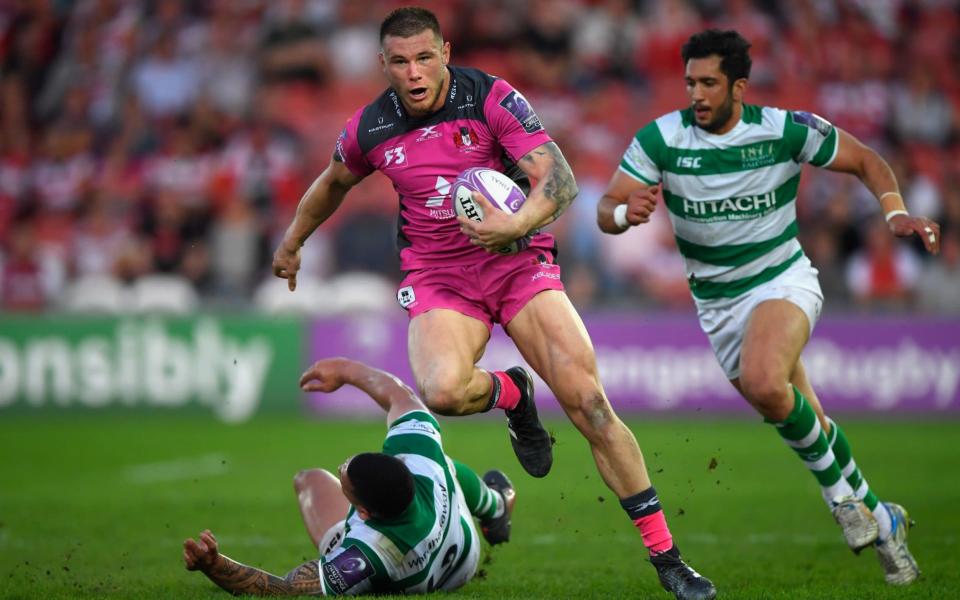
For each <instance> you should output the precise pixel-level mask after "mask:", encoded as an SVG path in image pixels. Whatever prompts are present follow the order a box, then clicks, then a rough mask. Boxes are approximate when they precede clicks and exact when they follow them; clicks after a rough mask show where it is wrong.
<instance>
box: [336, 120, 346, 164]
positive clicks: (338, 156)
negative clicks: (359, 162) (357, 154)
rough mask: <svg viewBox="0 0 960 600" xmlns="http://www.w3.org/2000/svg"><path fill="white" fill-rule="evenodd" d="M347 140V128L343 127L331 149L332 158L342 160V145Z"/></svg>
mask: <svg viewBox="0 0 960 600" xmlns="http://www.w3.org/2000/svg"><path fill="white" fill-rule="evenodd" d="M346 142H347V128H346V127H344V128H343V131H341V132H340V135H339V136H337V147H336V148H335V149H334V151H333V158H334V160H336V161H337V162H343V156H344V154H345V152H344V149H343V145H344V144H345V143H346Z"/></svg>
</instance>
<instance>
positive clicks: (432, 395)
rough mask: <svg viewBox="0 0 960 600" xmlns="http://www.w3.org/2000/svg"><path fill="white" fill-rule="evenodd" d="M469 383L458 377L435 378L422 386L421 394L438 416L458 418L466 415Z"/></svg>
mask: <svg viewBox="0 0 960 600" xmlns="http://www.w3.org/2000/svg"><path fill="white" fill-rule="evenodd" d="M467 384H468V382H467V381H461V380H460V379H459V378H457V377H434V378H431V379H429V380H427V381H425V382H423V383H422V384H421V385H420V393H421V394H422V396H423V401H424V402H425V403H426V405H427V406H428V407H429V408H430V410H432V411H433V412H435V413H437V414H441V415H444V416H458V415H461V414H464V412H465V410H466V408H467V404H468V401H469V398H467Z"/></svg>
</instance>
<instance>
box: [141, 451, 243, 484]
mask: <svg viewBox="0 0 960 600" xmlns="http://www.w3.org/2000/svg"><path fill="white" fill-rule="evenodd" d="M228 470H229V469H228V467H227V460H226V457H225V456H223V455H222V454H204V455H203V456H193V457H188V458H177V459H174V460H164V461H160V462H153V463H144V464H139V465H132V466H129V467H127V468H126V469H124V473H123V475H124V478H125V479H126V480H127V481H130V482H131V483H137V484H141V485H147V484H151V483H168V482H171V481H183V480H184V479H196V478H199V477H213V476H215V475H223V474H224V473H226V472H227V471H228Z"/></svg>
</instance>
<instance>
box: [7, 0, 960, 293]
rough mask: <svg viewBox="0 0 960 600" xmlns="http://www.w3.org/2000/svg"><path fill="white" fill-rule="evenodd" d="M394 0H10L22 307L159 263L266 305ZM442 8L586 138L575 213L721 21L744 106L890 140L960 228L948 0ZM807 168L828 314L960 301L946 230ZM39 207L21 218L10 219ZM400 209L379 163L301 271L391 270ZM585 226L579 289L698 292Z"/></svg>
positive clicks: (658, 257)
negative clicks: (693, 39) (32, 278)
mask: <svg viewBox="0 0 960 600" xmlns="http://www.w3.org/2000/svg"><path fill="white" fill-rule="evenodd" d="M398 4H400V3H399V2H396V1H394V0H350V1H347V0H281V1H278V2H268V1H266V0H243V1H232V0H142V1H132V2H120V1H118V0H76V1H75V2H56V1H54V0H38V1H36V2H10V3H4V4H3V7H2V8H0V73H2V77H0V239H2V240H3V243H2V244H0V260H2V261H3V264H4V265H5V267H4V274H5V279H7V280H9V279H10V278H11V277H15V278H17V280H18V281H20V282H21V284H18V287H19V286H20V285H23V286H24V289H26V288H27V287H29V286H27V285H26V284H24V283H23V281H25V279H24V277H25V276H24V275H23V274H22V273H26V272H27V270H28V269H27V268H26V266H25V265H26V264H27V262H31V261H32V262H35V263H37V265H43V266H42V267H38V268H39V269H40V272H42V273H43V276H42V277H41V279H42V281H43V285H42V286H38V287H36V293H35V294H33V293H31V294H26V293H25V292H24V298H25V297H26V296H28V295H29V296H31V297H33V300H31V301H29V302H27V301H23V302H20V301H17V302H13V300H12V298H11V299H10V301H9V302H5V306H6V308H5V310H8V311H9V310H15V309H16V310H19V309H20V308H23V309H29V310H42V309H44V308H51V307H53V305H52V304H51V303H50V301H49V300H50V298H55V297H56V295H57V294H58V293H59V292H60V291H62V290H64V289H66V288H67V287H68V286H69V285H70V284H71V282H74V281H76V280H77V279H79V278H83V277H85V276H88V275H91V274H93V273H97V274H109V275H110V276H113V277H118V278H119V279H120V280H122V281H123V282H125V283H133V282H135V281H136V280H137V279H138V278H140V277H142V276H146V275H150V274H156V273H166V274H170V275H174V276H177V277H180V278H183V279H184V280H185V281H187V283H188V284H189V285H190V286H192V287H193V288H195V291H196V292H197V293H199V295H200V300H201V302H202V304H204V305H208V306H220V305H223V304H228V305H231V306H235V307H237V308H246V307H250V306H251V304H252V303H253V300H252V298H253V297H254V295H253V294H252V291H253V290H255V289H256V288H257V287H258V286H260V285H261V283H262V282H263V281H264V280H265V278H266V277H267V275H268V274H267V267H268V266H269V248H270V247H272V245H273V244H274V243H275V241H276V240H277V239H278V236H279V235H280V234H281V233H282V227H283V224H284V223H286V222H288V221H289V218H290V215H291V214H292V211H293V210H294V209H295V207H296V204H297V201H298V200H299V197H300V195H301V194H302V192H303V190H304V189H305V188H306V185H308V184H309V182H310V181H311V180H312V179H313V177H315V175H316V174H317V173H318V172H319V169H320V168H321V166H322V165H324V164H326V162H327V160H328V157H329V155H330V152H331V151H332V146H331V144H332V142H331V140H334V139H335V138H336V135H337V133H338V132H339V130H340V129H341V128H342V127H343V124H344V123H345V122H346V120H347V119H348V118H349V116H350V112H351V110H352V109H353V108H354V105H355V99H356V98H357V97H368V96H372V95H375V93H376V92H377V91H379V90H381V89H383V88H384V87H385V83H384V81H383V79H382V74H381V73H380V70H379V67H378V65H377V62H376V52H377V50H378V41H377V35H378V31H377V26H378V24H379V19H380V18H381V17H382V15H384V14H386V12H387V11H389V10H390V9H391V8H393V7H395V6H396V5H398ZM430 8H431V9H432V10H434V11H436V12H437V13H438V14H439V15H440V16H441V21H442V22H443V23H444V26H445V27H446V28H447V30H446V31H445V32H444V33H445V36H446V37H447V38H448V39H450V40H451V42H453V44H454V48H456V53H455V55H454V56H453V62H454V63H455V64H462V65H469V66H476V67H478V68H481V69H486V70H488V71H489V72H491V73H494V74H497V75H501V76H503V77H505V78H507V79H509V80H510V81H512V82H514V83H515V84H516V85H518V86H519V87H521V88H522V89H524V90H527V91H528V94H529V95H530V96H531V102H533V103H534V104H535V105H536V106H537V107H538V113H539V115H540V117H541V119H542V120H543V122H544V125H545V126H546V128H547V129H548V130H549V131H551V132H552V133H553V134H554V135H555V137H557V139H558V141H559V142H560V143H561V146H562V147H564V148H569V154H570V156H568V159H569V161H570V163H571V165H572V167H573V169H574V172H575V173H576V175H577V178H578V181H579V183H580V188H581V194H580V197H579V198H578V200H577V202H576V203H575V207H574V209H573V210H577V211H580V210H582V214H583V215H592V214H593V211H594V206H595V204H596V202H597V200H598V198H599V195H600V193H601V191H602V189H603V187H604V186H605V183H606V181H605V178H606V177H607V176H608V175H607V174H608V173H609V169H610V167H612V166H613V165H615V164H616V163H617V161H618V159H619V156H620V155H621V154H622V152H623V148H621V147H620V145H621V140H623V139H628V137H629V135H630V134H632V132H633V127H634V126H635V124H636V123H640V122H646V121H648V120H649V119H650V118H652V117H654V116H656V115H658V114H661V113H663V112H666V111H667V110H670V109H672V108H673V107H675V106H677V105H678V103H681V102H682V101H683V96H682V92H683V90H682V86H679V85H678V81H679V80H680V79H681V77H682V72H683V71H682V64H681V61H680V58H679V47H680V44H681V43H682V42H683V41H684V40H685V39H686V38H687V36H689V35H690V33H692V32H693V31H695V30H698V29H703V28H705V27H711V26H716V27H724V28H736V29H738V30H740V31H741V32H743V33H744V35H745V36H746V37H747V38H748V39H749V40H750V41H751V42H752V43H753V50H752V53H753V56H754V73H753V77H752V78H751V89H752V90H753V91H752V94H753V96H752V97H751V98H752V101H753V102H756V103H759V104H769V105H775V106H780V107H783V108H813V109H814V110H818V111H821V112H822V113H823V114H826V115H830V117H831V119H832V120H833V122H834V123H835V124H836V125H838V126H840V127H843V128H845V129H848V130H850V131H851V132H853V133H854V134H856V135H858V136H860V137H861V138H862V139H863V140H864V141H865V142H867V143H870V144H874V145H875V146H876V147H878V148H879V149H880V150H881V152H882V153H883V154H884V156H887V157H889V158H890V162H891V164H893V165H894V166H895V168H896V169H897V174H898V176H899V177H900V180H901V182H902V183H903V186H904V191H905V194H904V196H905V198H906V202H907V205H908V207H909V208H910V209H911V210H912V211H913V212H915V213H918V214H926V215H928V216H930V217H931V218H934V219H937V220H939V221H940V222H942V223H944V224H945V231H947V230H948V229H949V225H951V224H952V225H953V226H954V229H955V228H957V227H960V198H958V194H960V191H958V185H957V182H958V181H960V137H958V135H957V133H958V123H960V78H957V77H956V57H957V55H958V52H960V14H958V9H957V7H956V5H955V3H951V2H905V1H901V0H894V1H890V2H862V1H856V0H840V1H837V2H816V1H814V0H798V1H794V2H787V1H786V0H783V1H779V0H775V1H769V0H766V1H760V0H735V1H719V0H529V1H527V2H523V3H516V2H507V1H505V0H435V1H433V2H431V3H430ZM804 177H805V181H806V185H805V187H804V189H803V190H801V195H800V198H799V203H798V207H799V210H800V225H801V232H803V234H804V237H805V238H806V239H807V246H806V247H807V248H808V250H809V253H810V255H811V257H812V258H813V259H814V263H815V265H816V266H817V267H818V268H819V269H820V271H821V277H822V284H823V285H824V286H825V287H827V288H830V292H829V297H830V302H829V303H828V305H827V307H826V310H827V311H828V312H829V311H833V310H843V309H844V307H845V305H846V304H847V299H850V300H852V301H854V303H855V305H856V307H857V309H858V310H873V309H880V310H884V311H887V310H912V309H914V308H917V307H922V308H923V309H924V310H925V311H930V312H943V311H947V312H950V311H952V310H954V308H953V307H955V306H956V305H957V304H956V303H955V302H954V303H951V302H948V301H947V300H946V299H944V300H942V301H936V299H935V297H936V296H937V294H935V293H933V292H932V290H933V289H934V288H936V286H937V284H936V279H937V275H935V274H942V275H943V280H944V281H943V283H941V284H939V285H940V287H943V288H948V287H949V286H950V284H951V283H952V282H953V279H955V277H954V278H953V279H951V278H950V275H951V274H953V275H954V276H955V274H956V272H955V270H953V271H952V270H951V268H952V267H951V266H950V265H951V264H952V263H950V258H949V257H950V254H949V251H948V247H949V244H950V243H953V240H955V237H953V238H949V236H948V238H949V240H948V239H945V240H944V242H945V244H944V245H945V252H944V256H943V257H942V259H934V260H931V259H929V258H927V257H923V256H920V254H919V253H918V252H917V251H916V250H917V249H916V248H915V247H914V246H912V245H910V244H909V243H903V242H893V243H892V245H891V244H888V243H887V242H889V240H886V241H880V238H881V237H882V236H879V235H877V236H874V235H872V233H871V232H872V231H873V228H872V227H871V226H870V225H869V223H870V222H871V218H872V217H873V215H874V214H875V211H876V208H875V205H874V204H873V203H872V202H870V197H869V194H867V193H866V190H862V189H859V187H858V186H857V185H856V184H852V183H849V182H843V181H842V180H841V179H839V178H835V177H833V176H831V175H830V174H828V173H822V172H819V171H813V170H810V171H809V172H808V173H806V174H805V176H804ZM25 208H29V209H30V210H29V212H30V216H29V217H23V216H18V215H22V214H23V209H25ZM396 218H397V207H396V206H395V201H394V194H393V192H392V190H391V189H390V187H389V185H388V183H387V182H386V180H385V179H384V178H380V177H375V178H370V180H369V181H367V182H365V183H364V184H363V185H362V186H360V188H358V189H357V190H356V191H355V192H354V193H353V195H351V198H350V201H349V202H348V203H347V205H346V206H344V207H343V208H342V209H341V210H340V211H338V212H337V214H336V216H335V217H334V219H332V220H331V222H329V223H328V224H326V225H325V226H324V231H323V232H321V234H318V236H317V239H316V241H312V242H311V245H310V247H309V248H305V249H304V269H305V272H306V273H308V274H309V275H310V276H311V277H313V278H315V279H317V281H318V284H322V283H325V282H326V281H328V280H332V279H334V278H336V276H337V275H339V274H341V273H354V272H370V273H375V274H379V275H381V276H383V277H386V278H388V279H394V278H395V277H396V274H397V271H396V268H395V267H396V260H397V258H396V253H395V250H394V247H393V245H394V241H395V231H396ZM581 221H582V222H583V223H587V224H588V225H589V224H590V219H586V220H583V219H578V220H572V219H571V220H569V221H567V222H561V223H559V224H558V225H557V226H556V227H555V228H554V233H555V234H556V235H557V237H558V239H559V242H560V248H561V252H562V254H561V260H563V261H564V262H565V263H566V264H568V265H569V268H568V273H569V274H570V277H573V278H574V279H572V280H571V282H570V283H571V284H574V285H573V289H575V290H576V293H574V294H572V295H573V296H574V297H575V298H576V299H577V302H578V304H582V305H583V307H584V308H586V307H591V308H601V309H602V308H604V307H615V306H625V305H637V304H638V303H639V304H641V305H645V306H653V307H659V308H666V309H680V310H685V309H688V307H689V306H690V298H689V294H688V293H687V292H686V289H685V283H684V282H683V281H680V280H676V277H675V276H674V274H675V273H676V272H677V270H676V268H675V265H673V264H671V261H670V258H669V257H670V256H672V255H673V253H672V248H671V244H672V243H673V242H672V240H671V238H670V236H669V235H668V234H664V235H661V234H656V235H652V236H650V235H649V234H650V233H651V232H652V230H647V231H646V232H644V233H646V234H648V235H647V236H638V239H631V240H630V242H629V243H622V244H610V243H608V242H605V241H602V240H600V235H599V232H598V231H597V230H596V228H594V227H592V226H581V224H582V223H581ZM658 231H659V229H658ZM641 237H649V239H639V238H641ZM27 239H29V240H30V241H29V242H27V241H25V240H27ZM948 242H949V243H948ZM884 244H886V246H885V245H884ZM25 245H29V246H31V247H32V251H29V252H28V251H25V250H24V246H25ZM10 265H19V266H17V267H11V266H10ZM574 266H575V267H576V268H573V267H574ZM12 269H19V270H20V271H18V272H21V274H20V275H17V276H14V275H13V271H12ZM5 289H7V290H8V291H9V290H11V289H13V288H10V287H9V286H7V287H6V288H5ZM41 290H42V293H40V291H41ZM4 294H5V295H4V298H7V295H6V294H7V292H4ZM14 295H17V294H14ZM941 296H942V297H943V298H947V297H948V294H946V292H944V293H943V294H941ZM18 307H19V308H18Z"/></svg>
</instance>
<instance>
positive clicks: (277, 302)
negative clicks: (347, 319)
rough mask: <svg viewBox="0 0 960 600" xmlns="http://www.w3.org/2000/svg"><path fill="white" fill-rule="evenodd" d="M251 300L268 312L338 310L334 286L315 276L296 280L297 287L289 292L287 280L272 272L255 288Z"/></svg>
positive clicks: (306, 313)
mask: <svg viewBox="0 0 960 600" xmlns="http://www.w3.org/2000/svg"><path fill="white" fill-rule="evenodd" d="M253 302H254V305H255V306H256V307H257V308H258V309H259V310H260V311H262V312H265V313H267V314H270V315H302V316H312V317H322V316H326V315H332V314H336V313H337V312H338V302H337V300H336V295H335V294H334V290H333V289H332V288H331V286H330V285H329V284H328V283H325V282H322V281H318V280H315V279H305V280H300V281H297V290H296V291H295V292H292V293H291V292H290V290H289V289H288V288H287V282H286V280H283V279H279V278H277V277H273V276H271V277H269V278H268V279H266V280H264V282H263V283H261V284H260V286H259V287H258V288H257V290H256V291H255V292H254V294H253Z"/></svg>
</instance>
